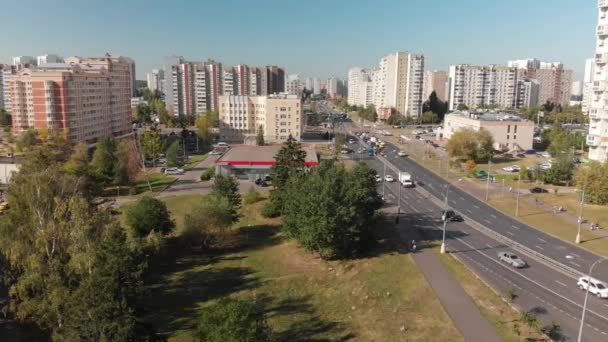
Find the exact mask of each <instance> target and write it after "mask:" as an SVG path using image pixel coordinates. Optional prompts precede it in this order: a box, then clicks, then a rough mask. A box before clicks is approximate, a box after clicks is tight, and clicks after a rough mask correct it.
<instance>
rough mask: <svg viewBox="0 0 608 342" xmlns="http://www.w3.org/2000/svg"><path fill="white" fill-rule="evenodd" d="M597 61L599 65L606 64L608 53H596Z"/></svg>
mask: <svg viewBox="0 0 608 342" xmlns="http://www.w3.org/2000/svg"><path fill="white" fill-rule="evenodd" d="M606 1H608V0H606ZM595 63H596V64H598V65H605V64H606V63H608V53H596V54H595Z"/></svg>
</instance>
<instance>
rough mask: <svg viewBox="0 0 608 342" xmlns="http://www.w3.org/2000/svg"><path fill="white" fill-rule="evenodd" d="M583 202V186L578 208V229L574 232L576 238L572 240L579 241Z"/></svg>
mask: <svg viewBox="0 0 608 342" xmlns="http://www.w3.org/2000/svg"><path fill="white" fill-rule="evenodd" d="M584 204H585V189H584V188H583V195H582V196H581V205H580V207H579V209H578V219H577V221H578V229H577V233H576V239H575V240H574V242H576V243H581V224H582V223H583V205H584Z"/></svg>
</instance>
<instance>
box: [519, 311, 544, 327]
mask: <svg viewBox="0 0 608 342" xmlns="http://www.w3.org/2000/svg"><path fill="white" fill-rule="evenodd" d="M519 320H520V321H521V322H522V323H523V324H525V325H526V326H528V328H530V329H532V330H536V329H538V324H539V320H538V317H537V316H536V313H535V312H534V311H532V310H528V311H524V312H522V313H521V316H520V317H519Z"/></svg>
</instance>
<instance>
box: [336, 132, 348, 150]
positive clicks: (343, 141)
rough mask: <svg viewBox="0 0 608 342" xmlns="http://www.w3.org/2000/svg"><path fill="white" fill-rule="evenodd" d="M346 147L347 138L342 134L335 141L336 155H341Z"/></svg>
mask: <svg viewBox="0 0 608 342" xmlns="http://www.w3.org/2000/svg"><path fill="white" fill-rule="evenodd" d="M344 145H346V137H345V136H343V135H342V134H338V135H336V138H335V139H334V154H339V153H340V151H342V149H344V147H343V146H344Z"/></svg>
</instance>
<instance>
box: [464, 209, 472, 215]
mask: <svg viewBox="0 0 608 342" xmlns="http://www.w3.org/2000/svg"><path fill="white" fill-rule="evenodd" d="M465 210H466V211H467V212H468V213H469V214H472V213H473V212H472V211H471V210H470V209H465Z"/></svg>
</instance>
